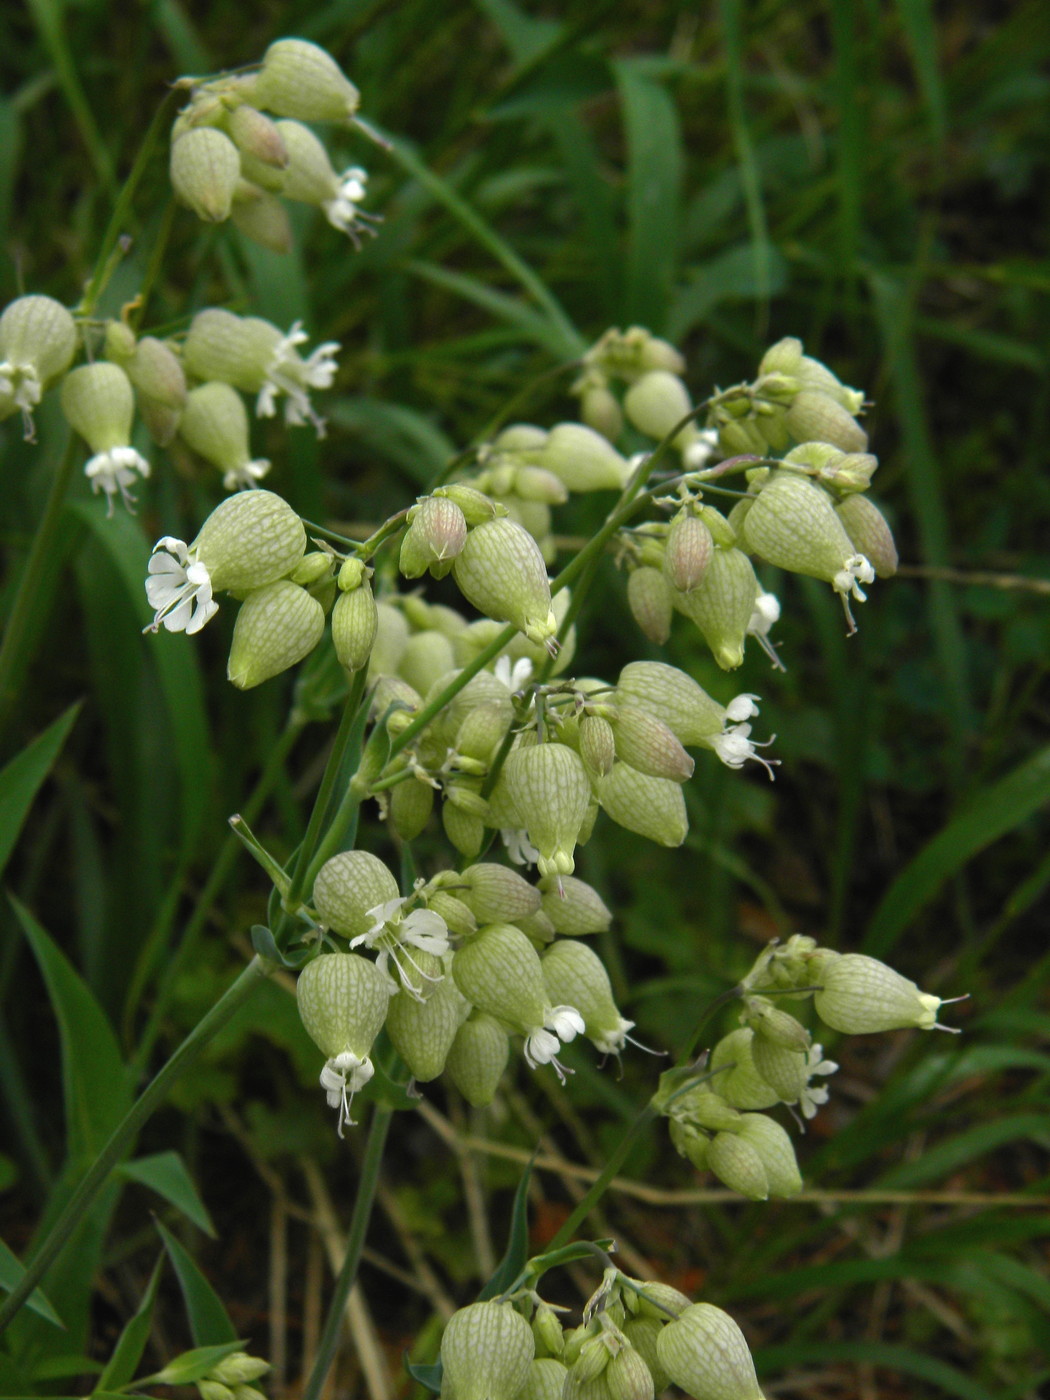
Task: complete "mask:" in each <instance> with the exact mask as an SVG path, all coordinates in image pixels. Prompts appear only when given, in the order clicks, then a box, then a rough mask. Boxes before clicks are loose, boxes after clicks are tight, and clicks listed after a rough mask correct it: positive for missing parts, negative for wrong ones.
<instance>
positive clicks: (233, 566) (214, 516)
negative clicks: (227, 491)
mask: <svg viewBox="0 0 1050 1400" xmlns="http://www.w3.org/2000/svg"><path fill="white" fill-rule="evenodd" d="M191 550H192V551H193V553H195V554H196V556H197V558H198V559H199V560H200V561H201V563H203V564H204V565H205V567H206V568H207V570H208V573H209V574H210V576H211V581H212V587H213V588H214V589H215V590H216V591H222V590H226V591H228V592H231V593H247V592H250V591H251V590H252V589H255V588H263V587H265V585H266V584H268V583H273V582H274V581H275V580H277V579H279V578H283V577H284V576H285V575H286V574H289V573H291V571H292V570H293V569H294V568H295V566H296V564H297V563H298V562H299V560H300V559H301V558H302V557H303V555H304V554H305V552H306V530H305V528H304V527H303V522H302V521H301V520H300V519H299V517H298V515H296V513H295V511H294V510H292V508H291V506H290V505H289V504H288V503H287V501H285V500H284V499H283V498H282V497H280V496H277V495H275V494H274V493H273V492H272V491H242V492H240V493H239V494H238V495H236V496H232V497H230V499H229V500H227V501H223V502H222V504H221V505H219V506H216V508H215V509H214V510H213V511H212V513H211V515H209V516H208V518H207V520H206V521H205V522H204V524H203V525H202V526H201V531H200V534H199V535H198V536H197V538H196V540H195V541H194V542H193V544H192V545H191Z"/></svg>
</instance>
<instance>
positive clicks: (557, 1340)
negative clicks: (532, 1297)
mask: <svg viewBox="0 0 1050 1400" xmlns="http://www.w3.org/2000/svg"><path fill="white" fill-rule="evenodd" d="M532 1335H533V1337H534V1338H535V1340H536V1352H537V1359H539V1358H546V1357H560V1356H561V1355H562V1354H563V1353H564V1351H565V1332H564V1330H563V1328H562V1325H561V1320H560V1319H559V1317H558V1314H557V1312H555V1310H554V1308H552V1307H548V1305H547V1304H546V1303H543V1302H542V1301H541V1302H540V1303H539V1304H538V1305H537V1308H536V1311H535V1312H534V1313H533V1315H532ZM533 1365H535V1362H533ZM566 1370H567V1367H566V1366H565V1365H564V1364H562V1366H561V1378H562V1380H563V1381H564V1379H565V1372H566ZM530 1374H531V1372H530ZM560 1394H561V1391H560V1390H559V1392H558V1395H560ZM537 1400H541V1397H537ZM553 1400H557V1396H555V1397H553Z"/></svg>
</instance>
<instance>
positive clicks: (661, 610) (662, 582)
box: [627, 566, 674, 646]
mask: <svg viewBox="0 0 1050 1400" xmlns="http://www.w3.org/2000/svg"><path fill="white" fill-rule="evenodd" d="M627 604H628V607H629V608H630V609H631V616H632V617H633V618H634V620H635V622H637V624H638V626H639V627H640V628H641V629H642V631H643V632H644V634H645V635H646V636H647V637H648V638H649V640H650V641H651V642H655V643H656V644H657V646H663V644H664V642H666V641H667V639H668V637H669V636H670V635H671V618H672V616H673V614H674V608H673V606H672V603H671V590H670V587H669V586H668V583H667V580H666V579H665V578H664V576H663V573H662V572H661V570H660V569H653V568H649V567H647V566H643V567H642V568H640V569H634V570H633V571H632V572H631V573H630V574H628V576H627Z"/></svg>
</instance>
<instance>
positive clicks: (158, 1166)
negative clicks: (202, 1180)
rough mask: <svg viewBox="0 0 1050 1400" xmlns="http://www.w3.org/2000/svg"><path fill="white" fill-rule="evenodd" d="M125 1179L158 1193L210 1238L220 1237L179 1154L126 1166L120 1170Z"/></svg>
mask: <svg viewBox="0 0 1050 1400" xmlns="http://www.w3.org/2000/svg"><path fill="white" fill-rule="evenodd" d="M120 1174H121V1176H124V1177H127V1178H128V1180H129V1181H138V1182H141V1184H142V1185H143V1186H148V1187H149V1188H150V1190H151V1191H156V1192H157V1194H158V1195H159V1196H163V1197H164V1199H165V1200H166V1201H170V1202H171V1204H172V1205H173V1206H174V1207H175V1208H176V1210H181V1211H182V1213H183V1215H184V1216H185V1217H186V1219H187V1220H192V1221H193V1223H194V1225H196V1226H197V1228H198V1229H200V1230H203V1231H204V1233H205V1234H206V1235H211V1237H212V1238H213V1239H214V1238H215V1237H216V1232H215V1226H214V1225H213V1224H212V1221H211V1216H210V1215H209V1214H208V1211H207V1208H206V1207H205V1205H204V1202H203V1201H202V1200H201V1198H200V1196H198V1194H197V1188H196V1186H194V1184H193V1180H192V1178H191V1177H190V1174H189V1172H188V1171H187V1170H186V1164H185V1162H183V1160H182V1158H181V1157H180V1156H179V1154H178V1153H177V1152H157V1153H155V1154H154V1155H153V1156H151V1157H139V1158H138V1159H137V1160H136V1161H134V1162H124V1163H123V1165H122V1166H121V1167H120Z"/></svg>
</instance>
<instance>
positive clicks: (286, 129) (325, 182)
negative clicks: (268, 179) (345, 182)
mask: <svg viewBox="0 0 1050 1400" xmlns="http://www.w3.org/2000/svg"><path fill="white" fill-rule="evenodd" d="M276 126H277V130H278V132H279V133H280V136H281V140H282V141H283V142H284V145H285V149H286V150H287V152H288V165H287V166H286V168H285V171H284V178H283V180H282V182H281V194H282V195H283V196H284V197H285V199H292V200H295V201H296V203H299V204H314V205H318V206H323V205H324V204H326V203H328V202H329V201H330V200H332V199H334V198H336V194H337V191H338V188H339V177H338V176H337V175H336V173H335V171H334V170H333V169H332V162H331V161H330V160H329V158H328V152H327V151H326V150H325V148H324V145H323V144H322V142H321V141H320V140H318V138H317V137H316V136H315V135H314V133H313V132H312V131H311V130H310V128H309V127H308V126H303V125H302V124H301V123H300V122H298V121H279V122H277V123H276Z"/></svg>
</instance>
